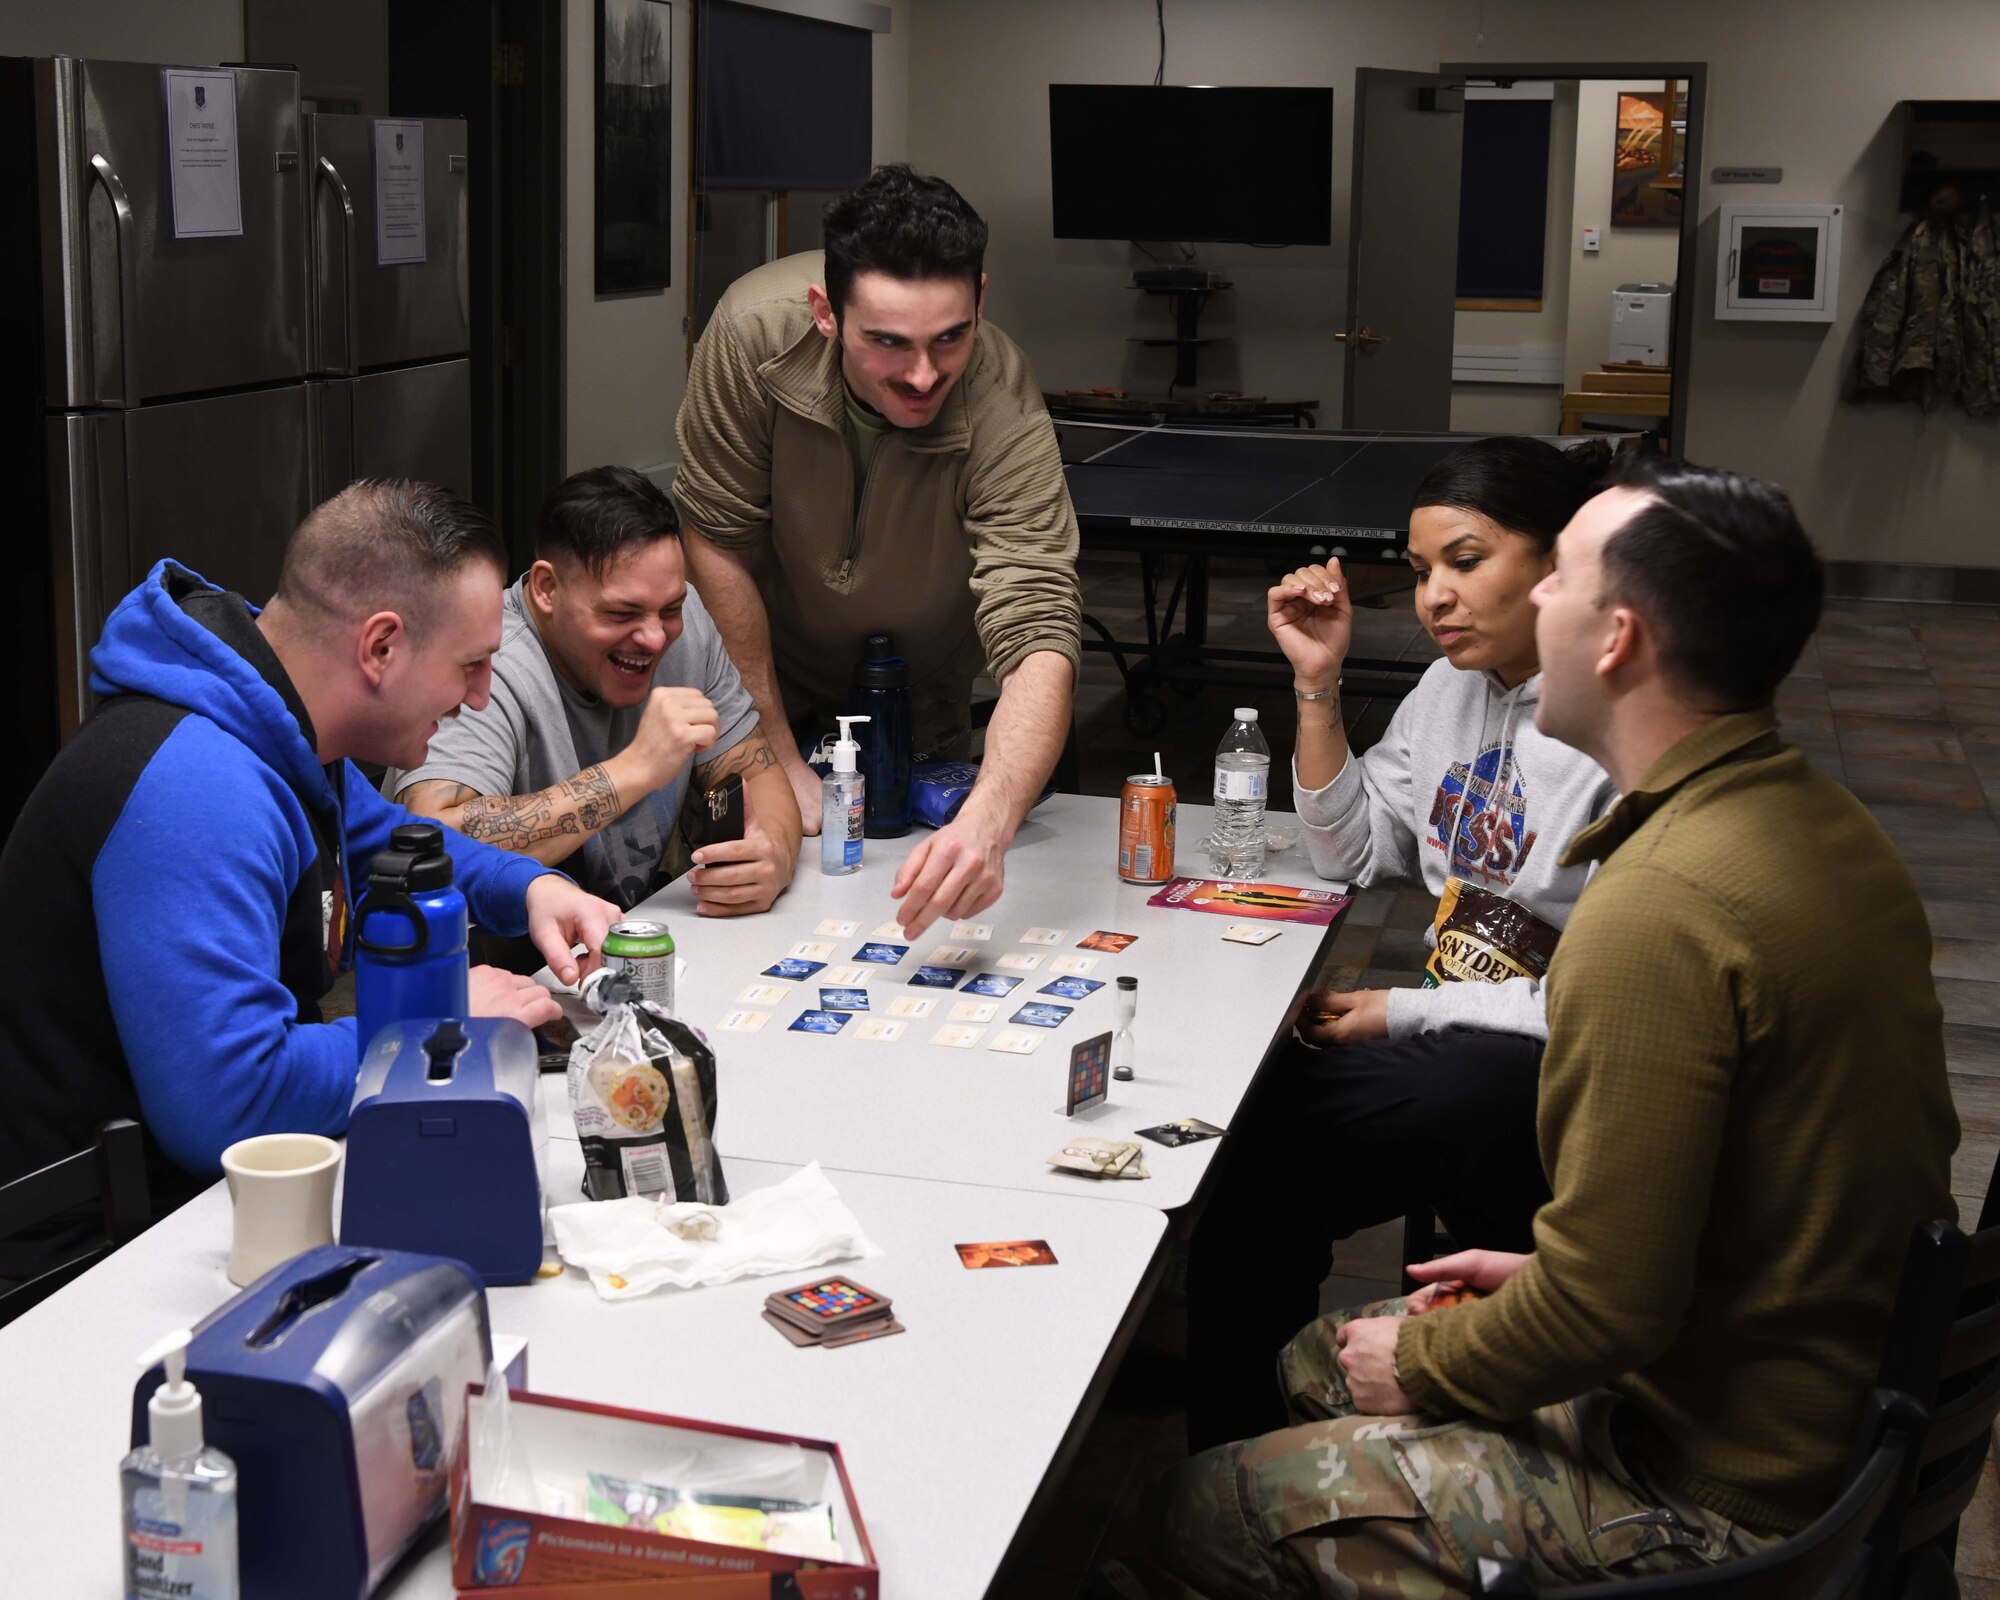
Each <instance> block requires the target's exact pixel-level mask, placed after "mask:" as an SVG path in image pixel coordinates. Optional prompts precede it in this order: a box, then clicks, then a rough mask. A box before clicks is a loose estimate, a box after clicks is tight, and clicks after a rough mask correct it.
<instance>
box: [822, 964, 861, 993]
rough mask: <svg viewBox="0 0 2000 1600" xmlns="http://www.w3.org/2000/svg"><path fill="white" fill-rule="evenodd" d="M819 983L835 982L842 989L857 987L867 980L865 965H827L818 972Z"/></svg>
mask: <svg viewBox="0 0 2000 1600" xmlns="http://www.w3.org/2000/svg"><path fill="white" fill-rule="evenodd" d="M819 981H820V982H821V983H837V984H839V985H840V987H841V988H843V989H858V988H859V987H860V986H861V985H862V984H864V983H866V982H867V981H868V968H866V967H828V968H827V969H826V971H825V972H823V973H821V974H820V979H819Z"/></svg>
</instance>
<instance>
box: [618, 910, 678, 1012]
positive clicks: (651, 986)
mask: <svg viewBox="0 0 2000 1600" xmlns="http://www.w3.org/2000/svg"><path fill="white" fill-rule="evenodd" d="M604 966H605V970H606V971H608V972H625V973H630V974H631V977H632V981H633V983H635V984H636V985H638V989H639V995H640V998H641V999H645V1000H651V1001H652V1002H654V1003H655V1004H656V1005H658V1006H659V1007H661V1009H663V1010H665V1011H667V1012H669V1013H672V1014H674V1015H678V1014H679V1013H677V1012H675V1011H674V936H673V935H672V934H671V933H669V932H668V931H667V925H666V924H665V923H664V922H640V921H628V922H619V923H614V924H613V925H612V928H611V931H610V932H609V933H607V934H606V935H605V936H604Z"/></svg>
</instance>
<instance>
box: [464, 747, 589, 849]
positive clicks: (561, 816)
mask: <svg viewBox="0 0 2000 1600" xmlns="http://www.w3.org/2000/svg"><path fill="white" fill-rule="evenodd" d="M456 787H457V789H458V793H457V794H456V795H455V796H454V797H453V798H452V799H451V800H449V801H446V802H445V806H444V807H442V808H441V809H445V808H449V807H450V806H454V805H456V806H457V807H458V808H459V810H458V818H457V820H456V822H455V823H454V824H453V825H454V826H455V827H456V828H457V829H458V831H459V832H460V833H462V834H464V835H465V836H466V838H468V839H478V840H480V841H481V842H483V843H485V844H490V845H495V846H497V847H498V848H500V849H502V850H516V851H526V850H532V849H533V848H534V847H535V846H536V845H538V844H545V843H547V842H548V841H549V840H551V839H560V838H563V837H565V836H573V837H576V838H581V837H582V836H583V835H584V834H586V833H595V832H596V831H597V830H598V829H599V828H602V827H604V826H605V825H606V824H608V823H611V822H615V821H616V820H617V819H618V818H619V817H620V816H622V815H623V814H624V811H625V808H624V806H622V805H621V804H620V803H619V800H618V786H617V785H616V784H615V783H613V782H612V781H611V774H610V773H608V772H606V771H605V770H604V768H603V767H602V766H601V765H599V766H594V767H586V768H584V770H583V771H581V772H579V773H578V774H577V775H576V776H575V777H573V778H568V779H565V780H564V781H563V782H561V783H559V784H557V785H556V786H555V787H554V788H552V789H544V790H542V791H541V792H540V793H539V794H520V795H482V794H480V793H478V792H477V791H476V790H472V789H468V788H465V787H464V786H463V785H457V786H456Z"/></svg>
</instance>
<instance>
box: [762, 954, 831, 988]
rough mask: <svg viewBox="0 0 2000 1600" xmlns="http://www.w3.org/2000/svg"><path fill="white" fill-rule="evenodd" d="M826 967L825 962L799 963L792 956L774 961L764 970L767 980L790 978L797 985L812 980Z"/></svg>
mask: <svg viewBox="0 0 2000 1600" xmlns="http://www.w3.org/2000/svg"><path fill="white" fill-rule="evenodd" d="M825 965H826V963H825V962H824V961H799V960H796V959H794V958H793V957H791V956H786V957H785V959H784V960H782V961H774V962H772V963H771V964H770V965H769V966H768V967H766V968H765V969H764V976H765V977H767V978H790V979H791V980H792V981H793V982H794V983H797V982H799V981H800V980H802V979H805V978H810V977H811V976H812V975H813V974H814V973H815V972H817V971H819V970H820V968H822V967H824V966H825Z"/></svg>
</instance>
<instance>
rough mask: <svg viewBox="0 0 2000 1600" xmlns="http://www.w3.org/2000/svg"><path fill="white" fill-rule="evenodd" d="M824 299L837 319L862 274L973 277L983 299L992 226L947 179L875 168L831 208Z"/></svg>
mask: <svg viewBox="0 0 2000 1600" xmlns="http://www.w3.org/2000/svg"><path fill="white" fill-rule="evenodd" d="M825 226H826V297H827V299H828V300H830V301H832V302H833V314H834V315H835V316H836V317H838V316H839V315H840V313H841V310H842V308H843V307H844V306H845V305H846V304H847V297H848V295H849V293H850V292H851V291H852V290H853V288H854V280H855V277H856V276H857V275H858V274H860V273H863V272H884V273H887V274H888V275H889V276H890V277H892V278H900V279H902V280H904V281H905V282H914V281H917V280H920V279H924V278H970V279H971V280H972V291H973V293H974V294H975V295H976V294H977V293H978V292H979V275H980V273H981V272H982V271H984V270H985V266H986V223H985V222H984V220H983V219H982V218H981V217H980V215H979V213H978V212H977V211H974V210H973V209H972V207H971V206H969V205H967V204H966V203H965V197H964V196H963V195H961V194H960V193H959V192H958V191H957V190H956V189H954V188H953V187H952V186H951V185H950V184H948V183H946V182H945V181H944V179H942V178H923V177H919V176H918V175H917V174H916V173H914V172H912V171H911V170H910V169H909V167H908V166H907V165H906V164H904V163H903V162H900V161H899V162H897V163H895V164H894V165H893V166H887V167H877V168H876V169H875V170H874V171H873V172H872V173H870V174H869V175H868V177H867V178H866V179H865V180H863V182H862V183H861V185H860V187H858V188H856V189H855V190H853V191H852V192H851V193H848V194H843V195H839V196H837V197H836V198H834V199H832V200H830V201H828V202H827V206H826V212H825Z"/></svg>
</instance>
